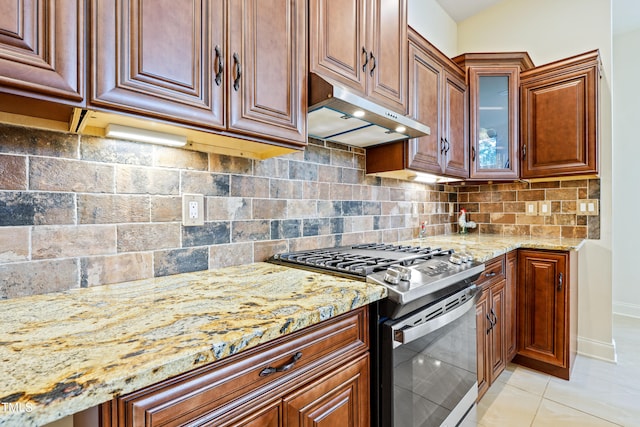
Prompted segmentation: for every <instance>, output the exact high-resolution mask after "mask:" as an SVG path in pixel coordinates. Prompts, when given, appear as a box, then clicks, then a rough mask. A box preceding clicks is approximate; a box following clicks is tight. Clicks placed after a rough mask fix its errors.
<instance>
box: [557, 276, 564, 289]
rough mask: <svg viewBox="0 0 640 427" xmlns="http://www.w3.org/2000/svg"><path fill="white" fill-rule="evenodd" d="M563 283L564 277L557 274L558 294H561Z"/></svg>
mask: <svg viewBox="0 0 640 427" xmlns="http://www.w3.org/2000/svg"><path fill="white" fill-rule="evenodd" d="M563 282H564V277H563V276H562V273H560V274H558V292H562V284H563Z"/></svg>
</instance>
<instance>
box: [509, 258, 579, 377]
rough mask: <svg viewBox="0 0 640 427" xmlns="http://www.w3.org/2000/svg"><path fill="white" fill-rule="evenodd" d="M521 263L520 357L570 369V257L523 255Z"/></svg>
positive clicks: (519, 305)
mask: <svg viewBox="0 0 640 427" xmlns="http://www.w3.org/2000/svg"><path fill="white" fill-rule="evenodd" d="M520 255H521V258H520V260H519V266H518V271H519V276H520V277H519V281H518V312H519V315H518V317H519V319H518V320H519V325H518V328H519V337H518V339H519V343H518V355H519V356H520V355H521V356H524V357H530V358H533V359H535V360H537V361H540V362H545V363H548V364H552V365H556V366H560V367H563V366H566V363H567V360H566V356H567V354H566V353H567V349H566V348H565V343H566V340H568V337H567V336H566V331H565V327H566V325H565V320H566V319H565V310H566V308H567V307H566V304H567V301H566V295H567V293H566V289H567V288H566V283H568V282H565V283H563V285H562V286H561V285H560V281H559V280H560V276H559V275H560V274H563V279H562V280H563V282H564V281H565V280H568V277H567V274H566V256H565V255H564V254H553V253H542V254H536V253H534V252H528V251H523V252H521V253H520Z"/></svg>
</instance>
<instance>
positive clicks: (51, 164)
mask: <svg viewBox="0 0 640 427" xmlns="http://www.w3.org/2000/svg"><path fill="white" fill-rule="evenodd" d="M114 174H115V168H114V166H112V165H105V164H100V163H90V162H83V161H78V160H67V159H55V158H52V157H32V158H31V160H30V163H29V189H30V190H35V191H67V192H77V193H114V192H115V188H114V185H113V183H114ZM52 177H55V179H51V178H52Z"/></svg>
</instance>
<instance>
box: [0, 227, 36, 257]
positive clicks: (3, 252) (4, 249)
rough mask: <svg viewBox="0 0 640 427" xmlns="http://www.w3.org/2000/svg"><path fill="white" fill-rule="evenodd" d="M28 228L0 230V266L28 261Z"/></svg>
mask: <svg viewBox="0 0 640 427" xmlns="http://www.w3.org/2000/svg"><path fill="white" fill-rule="evenodd" d="M30 232H31V228H30V227H4V228H2V229H0V264H3V263H7V262H18V261H28V260H29V254H30V250H29V241H30Z"/></svg>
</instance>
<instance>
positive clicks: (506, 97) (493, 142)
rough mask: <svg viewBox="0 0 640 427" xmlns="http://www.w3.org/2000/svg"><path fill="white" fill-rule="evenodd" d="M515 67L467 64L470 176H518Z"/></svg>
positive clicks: (516, 69)
mask: <svg viewBox="0 0 640 427" xmlns="http://www.w3.org/2000/svg"><path fill="white" fill-rule="evenodd" d="M518 76H519V69H518V68H517V67H495V68H493V67H470V68H469V88H470V98H469V101H470V107H471V108H470V117H469V119H470V130H471V138H470V143H471V152H470V154H471V178H476V179H487V180H494V179H517V178H518V163H519V159H518Z"/></svg>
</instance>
